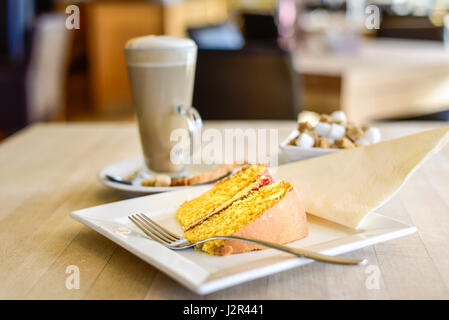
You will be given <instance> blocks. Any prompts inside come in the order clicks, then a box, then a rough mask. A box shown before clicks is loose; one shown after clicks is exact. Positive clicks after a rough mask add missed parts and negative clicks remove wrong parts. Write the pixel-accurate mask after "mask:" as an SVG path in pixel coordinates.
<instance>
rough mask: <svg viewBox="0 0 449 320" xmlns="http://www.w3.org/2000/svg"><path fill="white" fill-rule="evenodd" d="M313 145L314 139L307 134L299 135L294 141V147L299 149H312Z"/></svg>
mask: <svg viewBox="0 0 449 320" xmlns="http://www.w3.org/2000/svg"><path fill="white" fill-rule="evenodd" d="M314 144H315V139H313V137H312V136H311V135H309V134H308V133H305V132H304V133H301V135H300V136H299V137H298V139H296V145H297V146H298V147H300V148H312V147H313V145H314Z"/></svg>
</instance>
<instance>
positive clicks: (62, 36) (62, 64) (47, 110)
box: [0, 13, 70, 134]
mask: <svg viewBox="0 0 449 320" xmlns="http://www.w3.org/2000/svg"><path fill="white" fill-rule="evenodd" d="M69 39H70V32H69V31H68V30H67V29H66V28H65V15H63V14H57V13H54V14H53V13H51V14H45V15H42V16H40V17H39V18H38V19H37V21H36V24H35V28H34V29H33V30H32V31H31V45H30V49H29V50H28V52H27V53H26V56H27V58H26V59H25V60H24V61H14V60H12V61H11V60H10V61H2V63H1V65H0V96H1V97H2V108H1V110H0V129H1V130H3V131H4V132H5V133H6V134H11V133H13V132H14V131H17V130H19V129H21V128H23V127H25V126H26V125H28V124H30V123H32V122H36V121H47V120H52V119H55V118H60V117H61V115H62V114H63V106H64V103H63V100H64V91H65V90H64V79H65V71H66V66H67V56H68V49H69Z"/></svg>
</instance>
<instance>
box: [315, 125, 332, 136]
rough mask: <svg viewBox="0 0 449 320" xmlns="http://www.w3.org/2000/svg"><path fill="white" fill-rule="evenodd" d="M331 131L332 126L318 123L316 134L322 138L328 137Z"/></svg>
mask: <svg viewBox="0 0 449 320" xmlns="http://www.w3.org/2000/svg"><path fill="white" fill-rule="evenodd" d="M330 130H331V125H330V124H329V123H326V122H318V123H317V125H316V126H315V132H316V133H317V134H318V135H319V136H320V137H327V136H328V134H329V131H330Z"/></svg>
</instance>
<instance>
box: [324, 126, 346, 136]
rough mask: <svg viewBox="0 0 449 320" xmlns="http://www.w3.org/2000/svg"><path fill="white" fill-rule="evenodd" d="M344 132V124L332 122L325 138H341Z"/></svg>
mask: <svg viewBox="0 0 449 320" xmlns="http://www.w3.org/2000/svg"><path fill="white" fill-rule="evenodd" d="M345 134H346V129H345V127H344V126H342V125H340V124H337V123H333V124H332V125H331V128H330V130H329V132H328V134H327V138H328V139H329V140H338V139H342V138H343V137H344V136H345Z"/></svg>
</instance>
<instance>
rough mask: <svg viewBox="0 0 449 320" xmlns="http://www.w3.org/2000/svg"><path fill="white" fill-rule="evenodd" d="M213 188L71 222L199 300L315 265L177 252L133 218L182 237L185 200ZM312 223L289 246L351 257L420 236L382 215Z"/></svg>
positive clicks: (142, 200)
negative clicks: (357, 223)
mask: <svg viewBox="0 0 449 320" xmlns="http://www.w3.org/2000/svg"><path fill="white" fill-rule="evenodd" d="M208 188H210V186H203V187H196V188H186V189H182V190H179V191H173V192H167V193H161V194H155V195H149V196H144V197H139V198H134V199H130V200H124V201H119V202H114V203H110V204H105V205H101V206H97V207H92V208H87V209H83V210H78V211H75V212H72V213H71V217H72V218H74V219H75V220H77V221H79V222H81V223H83V224H85V225H87V226H89V227H91V228H92V229H94V230H96V231H98V232H99V233H101V234H102V235H104V236H105V237H107V238H109V239H111V240H112V241H114V242H115V243H117V244H118V245H120V246H122V247H123V248H125V249H127V250H129V251H130V252H132V253H134V254H135V255H137V256H138V257H140V258H141V259H143V260H145V261H146V262H148V263H150V264H151V265H153V266H155V267H156V268H158V269H159V270H161V271H162V272H165V273H166V274H167V275H169V276H170V277H172V278H173V279H175V280H177V281H179V282H180V283H181V284H183V285H185V286H186V287H187V288H189V289H191V290H192V291H194V292H196V293H198V294H208V293H211V292H214V291H217V290H220V289H223V288H227V287H230V286H233V285H237V284H240V283H243V282H245V281H249V280H252V279H256V278H260V277H263V276H267V275H270V274H273V273H277V272H280V271H284V270H287V269H291V268H294V267H297V266H301V265H304V264H307V263H310V262H312V260H309V259H306V258H297V257H294V256H292V255H289V254H286V253H282V252H279V251H275V250H273V249H266V250H260V251H253V252H247V253H241V254H234V255H230V256H226V257H219V256H211V255H208V254H206V253H203V252H200V251H197V250H194V249H187V250H185V251H172V250H170V249H167V248H165V247H164V246H162V245H161V244H159V243H157V242H155V241H152V240H149V239H148V238H147V237H146V236H145V235H144V234H143V232H141V230H139V229H138V228H137V227H136V226H135V225H134V224H133V223H132V222H131V221H130V220H129V219H128V218H127V217H128V215H130V214H135V213H146V214H147V215H149V216H150V217H152V218H154V219H155V220H156V221H158V222H160V223H161V224H162V225H164V226H166V227H167V228H168V229H169V230H171V231H173V232H175V233H177V234H180V235H181V234H182V231H181V227H180V225H179V224H178V222H177V221H176V219H175V212H176V209H177V208H178V207H179V205H180V204H181V203H182V202H184V201H185V200H189V199H192V198H194V197H196V196H198V195H200V194H201V193H203V192H205V191H206V190H207V189H208ZM308 218H309V221H308V224H309V236H308V237H307V238H305V239H302V240H298V241H295V242H292V243H290V244H289V245H290V246H292V247H298V248H299V247H301V248H307V249H309V250H315V251H319V252H321V253H324V254H329V255H338V254H342V253H345V252H350V251H353V250H356V249H359V248H363V247H366V246H369V245H373V244H376V243H379V242H384V241H387V240H390V239H394V238H398V237H402V236H405V235H408V234H411V233H413V232H415V231H416V228H415V227H412V226H409V225H406V224H404V223H402V222H399V221H397V220H393V219H391V218H388V217H385V216H382V215H379V214H371V215H369V216H368V217H367V218H366V219H365V220H364V222H363V225H362V227H361V229H360V230H352V229H347V228H345V227H342V226H339V225H337V224H333V223H331V222H328V221H325V220H323V219H319V218H315V217H313V216H310V215H309V217H308Z"/></svg>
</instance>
